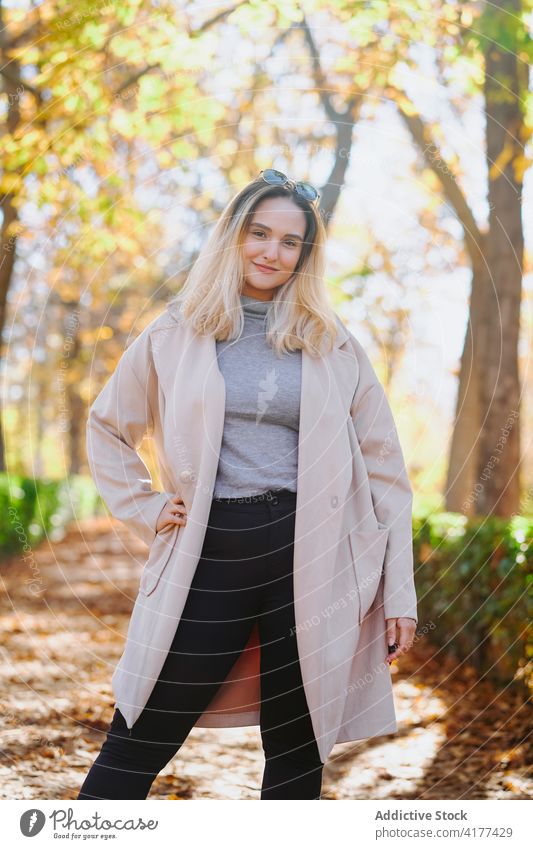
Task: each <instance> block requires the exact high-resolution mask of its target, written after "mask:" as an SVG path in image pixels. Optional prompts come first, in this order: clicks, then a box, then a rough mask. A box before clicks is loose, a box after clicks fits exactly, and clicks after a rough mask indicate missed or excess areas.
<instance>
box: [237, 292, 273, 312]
mask: <svg viewBox="0 0 533 849" xmlns="http://www.w3.org/2000/svg"><path fill="white" fill-rule="evenodd" d="M240 298H241V304H242V311H243V313H244V315H247V316H250V317H252V318H254V317H257V318H264V317H265V316H266V314H267V312H268V310H269V308H270V307H271V306H272V303H273V302H272V301H260V300H259V298H252V297H251V296H250V295H242V294H241V296H240Z"/></svg>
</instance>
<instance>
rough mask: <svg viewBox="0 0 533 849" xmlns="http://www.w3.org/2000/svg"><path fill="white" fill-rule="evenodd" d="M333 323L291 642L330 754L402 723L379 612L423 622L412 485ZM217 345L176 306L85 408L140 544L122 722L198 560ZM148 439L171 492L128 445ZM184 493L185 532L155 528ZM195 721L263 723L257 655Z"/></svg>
mask: <svg viewBox="0 0 533 849" xmlns="http://www.w3.org/2000/svg"><path fill="white" fill-rule="evenodd" d="M337 320H338V335H337V339H336V342H335V347H334V348H333V350H332V351H331V352H330V353H329V354H326V355H325V356H324V357H322V358H320V359H318V360H317V359H315V358H313V357H311V356H309V355H308V354H306V352H305V351H304V352H302V386H301V405H300V432H299V450H298V495H297V502H296V525H295V543H294V595H295V600H294V605H295V615H296V625H297V643H298V650H299V656H300V664H301V670H302V678H303V682H304V687H305V692H306V696H307V702H308V705H309V709H310V713H311V718H312V722H313V727H314V731H315V735H316V738H317V742H318V746H319V751H320V754H321V758H322V760H323V761H325V760H326V758H327V757H328V755H329V753H330V751H331V749H332V747H333V745H334V744H335V743H340V742H346V741H349V740H359V739H362V738H366V737H374V736H376V735H381V734H390V733H391V732H394V731H396V730H397V725H396V717H395V711H394V703H393V698H392V688H391V675H390V670H389V666H388V664H387V663H386V662H385V660H384V658H385V656H386V650H387V649H386V636H385V618H386V617H387V618H389V617H400V616H406V617H411V618H413V619H415V620H416V619H417V611H416V602H417V600H416V592H415V586H414V580H413V552H412V525H411V506H412V490H411V486H410V483H409V480H408V477H407V473H406V469H405V465H404V459H403V455H402V450H401V447H400V443H399V440H398V434H397V431H396V427H395V424H394V420H393V417H392V413H391V410H390V407H389V404H388V402H387V399H386V397H385V394H384V391H383V388H382V386H381V384H380V383H379V381H378V379H377V377H376V374H375V372H374V370H373V368H372V365H371V363H370V360H369V358H368V357H367V355H366V354H365V352H364V350H363V348H362V347H361V345H360V343H359V342H358V341H357V340H356V339H355V338H354V336H353V335H352V334H351V333H349V332H348V331H347V330H346V328H345V327H344V325H343V323H342V322H341V320H340V318H337ZM224 411H225V383H224V378H223V376H222V374H221V372H220V370H219V368H218V365H217V357H216V345H215V340H214V338H213V337H212V336H204V337H202V336H199V335H197V334H195V333H194V332H193V331H192V330H191V328H190V327H189V326H188V325H187V324H186V323H185V322H184V321H183V319H182V317H181V314H180V312H179V307H178V306H176V305H175V304H174V305H173V304H170V305H168V306H167V307H166V309H165V310H164V311H163V312H162V313H161V314H160V315H158V316H157V317H156V318H155V319H154V320H153V321H152V322H151V323H150V324H149V325H148V326H147V327H146V328H145V329H144V330H143V331H142V332H141V333H140V334H139V335H138V337H137V338H136V339H135V341H134V342H133V343H132V344H131V345H130V346H129V347H128V348H127V349H126V351H125V352H124V354H123V356H122V357H121V359H120V361H119V363H118V365H117V368H116V369H115V372H114V373H113V375H112V376H111V378H110V379H109V380H108V381H107V383H106V385H105V386H104V388H103V389H102V391H101V392H100V394H99V395H98V397H97V398H96V400H95V401H94V403H93V404H92V407H91V408H90V411H89V418H88V424H87V453H88V460H89V465H90V469H91V473H92V475H93V478H94V480H95V483H96V486H97V488H98V490H99V492H100V494H101V495H102V497H103V499H104V500H105V502H106V504H107V506H108V508H109V510H110V511H111V513H112V514H113V516H115V517H116V518H118V519H120V520H121V521H122V522H124V523H125V525H127V526H128V527H129V528H130V529H131V530H132V531H134V532H135V533H136V534H137V535H138V536H139V537H140V538H141V539H143V540H144V541H145V542H146V543H147V545H148V546H149V547H150V548H149V554H148V559H147V561H146V564H145V566H144V569H143V572H142V575H141V579H140V585H139V591H138V595H137V598H136V600H135V605H134V607H133V612H132V615H131V620H130V623H129V628H128V634H127V640H126V645H125V648H124V652H123V654H122V657H121V658H120V661H119V663H118V665H117V667H116V669H115V672H114V674H113V678H112V685H113V692H114V695H115V699H116V706H117V707H118V708H119V710H120V711H121V713H122V714H123V716H124V718H125V720H126V723H127V725H128V727H129V728H131V727H132V726H133V724H134V722H135V721H136V719H137V718H138V717H139V715H140V713H141V711H142V709H143V707H144V705H145V704H146V702H147V700H148V697H149V695H150V693H151V691H152V689H153V686H154V684H155V682H156V680H157V677H158V674H159V672H160V670H161V668H162V665H163V662H164V660H165V657H166V654H167V652H168V649H169V647H170V644H171V642H172V638H173V636H174V633H175V630H176V628H177V625H178V623H179V621H180V617H181V614H182V610H183V607H184V604H185V601H186V598H187V593H188V590H189V587H190V584H191V581H192V578H193V575H194V572H195V569H196V565H197V562H198V559H199V557H200V554H201V550H202V545H203V540H204V535H205V531H206V523H207V520H208V517H209V512H210V508H211V499H212V494H213V489H214V482H215V477H216V472H217V466H218V457H219V450H220V444H221V440H222V431H223V425H224ZM145 434H150V435H152V436H153V439H154V443H155V447H156V450H157V457H158V461H159V466H160V476H161V480H162V483H163V487H164V490H165V491H164V492H157V491H154V490H153V489H152V485H151V483H152V482H151V479H150V475H149V472H148V470H147V468H146V466H145V464H144V463H143V462H142V460H141V459H140V457H139V455H138V453H137V449H138V448H139V446H140V443H141V441H142V439H143V437H144V435H145ZM176 493H179V494H180V495H181V497H182V499H183V501H184V504H185V506H186V509H187V514H188V521H187V525H185V526H179V525H169V526H167V527H166V528H164V529H163V530H162V531H160V532H159V533H156V530H155V528H156V522H157V518H158V516H159V513H160V512H161V510H162V508H163V507H164V505H165V503H166V500H167V498H170V497H171V496H173V495H175V494H176ZM253 646H255V649H254V650H253V651H247V652H246V653H245V654H243V655H241V656H240V659H239V660H237V662H236V664H235V665H234V667H233V669H232V670H231V672H230V674H229V675H228V677H227V678H226V680H225V681H224V683H223V684H222V685H221V687H220V688H219V690H218V692H217V694H216V695H215V697H214V698H213V700H212V701H211V703H210V704H209V706H208V707H207V709H206V711H205V712H204V713H203V714H202V716H201V717H200V719H199V720H198V722H197V723H196V725H197V726H239V725H257V724H258V723H259V705H260V690H259V646H258V642H257V626H256V625H255V626H254V629H253V632H252V635H251V637H250V641H249V643H248V646H247V648H251V647H253Z"/></svg>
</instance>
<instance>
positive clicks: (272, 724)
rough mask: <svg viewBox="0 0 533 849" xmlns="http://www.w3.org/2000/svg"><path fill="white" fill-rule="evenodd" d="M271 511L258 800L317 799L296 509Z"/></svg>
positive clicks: (319, 766)
mask: <svg viewBox="0 0 533 849" xmlns="http://www.w3.org/2000/svg"><path fill="white" fill-rule="evenodd" d="M289 504H290V502H289ZM270 509H271V542H270V552H271V553H270V561H269V565H268V570H267V571H268V579H267V582H266V584H265V592H264V595H263V605H262V609H261V612H260V617H259V634H260V642H261V738H262V742H263V749H264V752H265V770H264V774H263V783H262V787H261V799H319V798H320V791H321V786H322V770H323V767H324V764H323V763H322V761H321V760H320V755H319V751H318V746H317V743H316V738H315V735H314V731H313V726H312V723H311V717H310V715H309V708H308V704H307V699H306V696H305V690H304V686H303V681H302V676H301V670H300V661H299V657H298V646H297V638H296V629H295V621H294V589H293V552H294V545H293V543H294V521H295V513H294V509H295V508H294V509H293V510H291V509H289V505H288V504H287V501H286V500H283V499H281V498H280V500H279V505H272V506H271V508H270Z"/></svg>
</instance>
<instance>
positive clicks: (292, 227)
mask: <svg viewBox="0 0 533 849" xmlns="http://www.w3.org/2000/svg"><path fill="white" fill-rule="evenodd" d="M304 235H305V215H304V213H303V212H302V210H301V209H300V208H299V207H298V206H296V204H295V203H293V202H292V200H291V199H290V198H289V197H276V198H266V200H263V201H261V203H260V204H259V205H258V206H257V208H256V210H255V212H254V214H253V217H252V221H251V223H250V224H249V225H248V228H247V231H246V232H245V234H244V242H243V246H242V249H243V261H244V283H243V286H242V294H243V295H250V296H251V297H252V298H258V299H259V300H261V301H271V300H272V298H273V297H274V290H275V289H277V288H278V287H279V286H283V285H284V284H285V283H287V282H288V281H289V280H290V277H291V275H292V273H293V271H294V269H295V268H296V264H297V262H298V259H299V258H300V254H301V252H302V247H303V239H304ZM269 269H272V270H269Z"/></svg>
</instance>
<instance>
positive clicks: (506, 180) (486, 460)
mask: <svg viewBox="0 0 533 849" xmlns="http://www.w3.org/2000/svg"><path fill="white" fill-rule="evenodd" d="M498 7H499V8H498ZM502 9H503V10H504V11H503V12H502ZM519 13H520V2H519V0H507V1H506V0H496V2H495V3H493V4H492V5H491V7H487V14H489V15H491V16H496V18H497V19H498V20H500V19H501V23H502V27H504V25H505V27H504V28H508V26H509V19H510V17H511V15H514V16H515V17H516V19H518V15H519ZM493 27H494V24H492V27H491V31H492V30H493ZM484 53H485V110H486V120H487V132H486V139H487V145H486V157H487V166H488V168H489V191H488V198H489V209H490V215H489V231H490V237H489V239H488V240H487V245H486V259H487V266H488V268H489V269H490V274H491V279H490V285H489V286H488V287H487V290H486V292H485V298H484V303H483V306H484V312H485V320H484V321H482V325H481V326H482V335H481V338H480V340H479V350H480V369H479V376H480V380H479V387H480V391H479V400H480V425H479V451H478V458H477V474H476V486H477V487H478V497H477V498H476V502H475V504H476V513H478V514H480V515H489V514H495V515H498V516H503V517H505V516H510V515H511V514H512V513H515V512H518V510H519V504H520V486H519V469H520V410H519V405H520V381H519V375H518V341H519V329H520V303H521V295H522V275H523V260H524V236H523V231H522V209H521V195H522V177H521V167H520V166H521V160H522V158H523V143H522V139H523V138H524V135H523V133H524V120H523V114H522V108H521V103H520V92H521V83H520V72H519V68H518V63H517V58H516V54H515V53H514V52H512V51H506V50H504V49H503V48H500V47H499V45H498V44H496V43H494V42H492V41H491V40H490V39H487V40H486V41H485V43H484Z"/></svg>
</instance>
